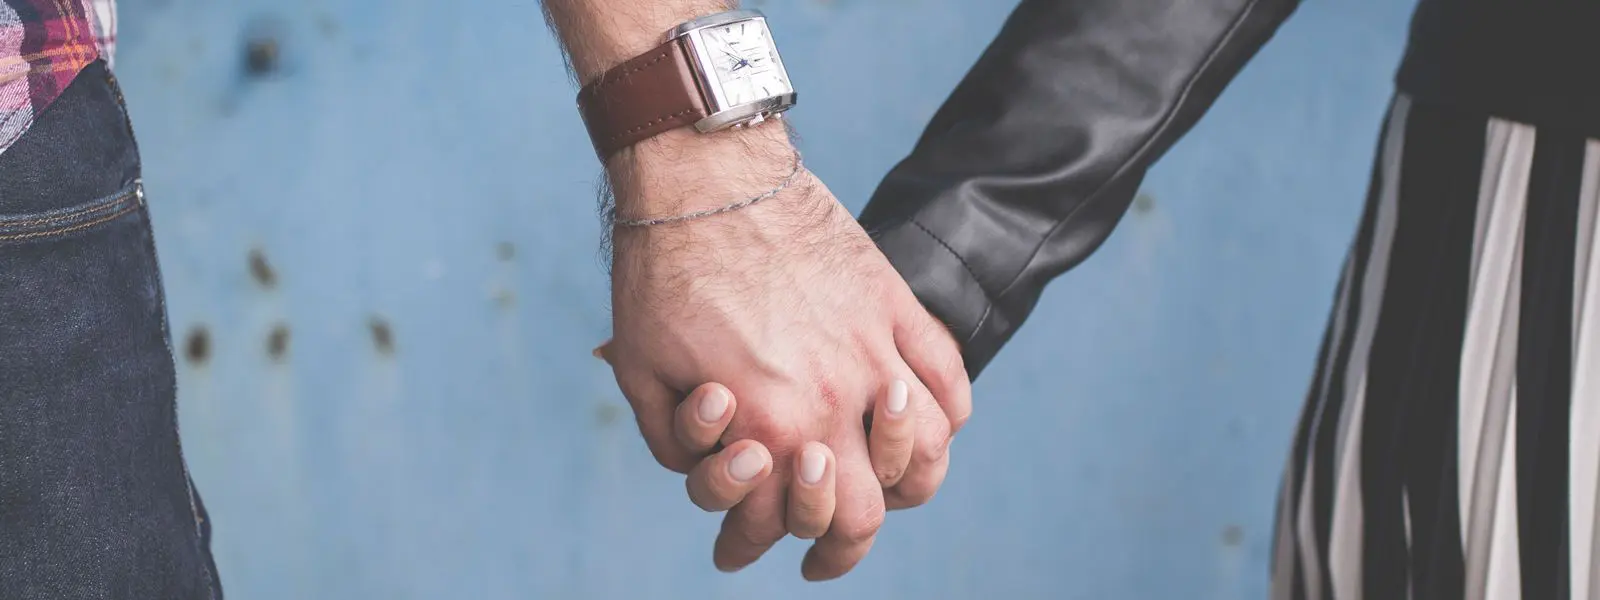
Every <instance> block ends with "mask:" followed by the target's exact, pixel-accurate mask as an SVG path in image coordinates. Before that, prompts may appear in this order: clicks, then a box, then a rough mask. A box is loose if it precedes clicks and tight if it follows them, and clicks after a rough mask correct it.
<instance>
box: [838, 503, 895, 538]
mask: <svg viewBox="0 0 1600 600" xmlns="http://www.w3.org/2000/svg"><path fill="white" fill-rule="evenodd" d="M882 527H883V507H882V506H881V505H875V506H874V507H873V508H871V509H869V510H867V511H866V512H865V513H862V514H861V515H859V516H857V517H855V518H852V519H848V520H846V521H844V522H841V523H835V524H834V528H835V529H838V531H839V538H840V539H842V540H844V541H845V542H848V543H851V544H859V543H862V542H866V541H867V540H870V539H872V538H873V537H874V536H877V535H878V529H880V528H882Z"/></svg>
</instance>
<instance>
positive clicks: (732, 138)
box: [606, 120, 796, 219]
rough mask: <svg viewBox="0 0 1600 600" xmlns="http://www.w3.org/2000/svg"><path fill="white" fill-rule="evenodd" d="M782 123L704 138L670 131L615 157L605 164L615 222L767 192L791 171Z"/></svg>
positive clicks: (791, 155) (684, 131) (790, 147)
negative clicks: (615, 213)
mask: <svg viewBox="0 0 1600 600" xmlns="http://www.w3.org/2000/svg"><path fill="white" fill-rule="evenodd" d="M795 152H796V151H795V148H794V145H793V143H792V142H791V141H790V139H789V132H788V128H787V126H786V124H785V123H784V122H782V121H781V120H772V121H767V122H763V123H761V124H759V125H754V126H750V127H743V128H736V129H728V130H723V131H718V132H714V133H708V134H702V133H699V132H696V131H694V130H693V129H692V128H681V129H676V130H672V131H669V132H666V133H663V134H661V135H658V136H656V137H653V138H650V139H648V140H644V141H642V142H640V143H639V144H637V145H635V146H633V147H632V148H628V149H625V150H623V151H621V152H619V153H617V154H616V155H615V156H614V157H613V158H612V160H611V161H609V162H608V163H607V165H606V176H607V178H608V179H609V181H610V184H611V191H612V196H613V199H614V200H615V202H616V212H617V215H618V218H623V219H643V218H655V217H664V216H672V215H677V214H683V213H688V212H694V211H699V210H705V209H711V208H716V207H720V206H724V205H727V204H729V203H733V202H737V201H739V200H741V199H743V198H747V197H751V196H756V195H759V194H762V193H763V192H767V191H770V190H771V189H772V188H773V187H774V186H776V185H778V184H779V183H780V182H781V181H782V180H783V179H785V178H786V177H787V176H788V175H789V174H790V173H792V172H793V170H794V168H795V158H796V157H795Z"/></svg>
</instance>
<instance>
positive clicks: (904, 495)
mask: <svg viewBox="0 0 1600 600" xmlns="http://www.w3.org/2000/svg"><path fill="white" fill-rule="evenodd" d="M938 493H939V486H937V485H929V484H925V483H917V484H907V483H902V484H900V486H899V487H897V488H895V494H896V495H897V496H899V497H900V504H901V505H903V506H905V507H907V508H911V507H917V506H922V505H924V504H927V503H929V502H931V501H933V497H934V496H935V495H937V494H938Z"/></svg>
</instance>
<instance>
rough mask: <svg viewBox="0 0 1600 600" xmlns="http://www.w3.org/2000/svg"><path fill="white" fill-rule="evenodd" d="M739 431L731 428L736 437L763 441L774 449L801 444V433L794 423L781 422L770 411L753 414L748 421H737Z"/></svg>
mask: <svg viewBox="0 0 1600 600" xmlns="http://www.w3.org/2000/svg"><path fill="white" fill-rule="evenodd" d="M737 425H739V426H738V427H737V428H735V429H737V431H732V430H730V433H733V434H735V435H734V436H733V437H734V438H736V439H751V440H755V441H758V442H761V443H762V444H763V445H765V446H766V447H767V448H769V449H772V450H774V451H776V450H778V449H781V448H791V447H794V446H796V445H798V444H799V440H800V433H799V432H798V431H796V430H795V428H794V426H793V425H792V424H785V423H781V422H779V421H778V420H777V419H776V418H775V417H774V416H772V415H771V414H769V413H762V414H759V415H751V418H750V419H749V420H748V421H744V422H741V423H737Z"/></svg>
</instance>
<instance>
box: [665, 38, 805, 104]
mask: <svg viewBox="0 0 1600 600" xmlns="http://www.w3.org/2000/svg"><path fill="white" fill-rule="evenodd" d="M766 21H767V17H766V16H765V15H763V14H761V11H759V10H732V11H727V12H721V13H717V14H714V15H707V16H704V17H701V18H698V19H695V20H693V21H688V22H686V23H684V24H682V25H679V26H677V27H674V28H672V30H671V31H668V32H667V40H668V41H677V42H678V43H680V44H683V46H684V50H685V52H684V55H685V56H688V57H689V70H690V72H692V73H694V78H695V84H696V85H698V86H699V87H700V97H701V98H702V99H704V100H705V103H706V107H707V108H708V112H709V113H710V114H709V115H707V116H706V118H704V119H700V120H699V121H696V122H695V124H694V128H695V129H697V130H699V131H700V132H701V133H710V132H713V131H717V130H721V129H727V128H729V127H744V126H747V125H754V124H756V123H760V122H762V121H764V120H766V119H769V118H779V117H782V116H783V111H786V110H789V109H790V108H791V107H793V106H794V105H795V102H796V101H797V100H798V95H797V94H795V92H794V90H793V89H792V88H793V85H794V84H793V80H791V79H789V72H788V71H787V70H785V69H784V66H783V58H782V57H781V56H779V54H778V48H777V45H776V44H774V43H773V41H772V30H771V28H767V37H766V39H767V43H768V44H769V45H771V46H772V47H771V50H772V59H773V62H774V63H776V66H777V68H778V70H779V71H780V72H781V73H783V79H784V81H788V82H790V87H791V89H790V90H789V91H788V92H786V93H782V94H776V95H773V96H768V97H766V98H760V99H757V100H754V101H751V102H745V103H741V104H733V105H730V104H728V101H727V99H726V98H723V97H722V86H721V84H720V82H718V81H717V78H716V75H715V71H713V69H712V66H711V56H710V55H709V54H708V53H707V52H706V51H705V43H704V42H702V41H701V37H700V36H701V32H702V31H704V30H706V29H711V28H714V27H722V26H724V25H731V24H735V23H746V22H759V23H760V24H761V26H762V27H767V23H766Z"/></svg>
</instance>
